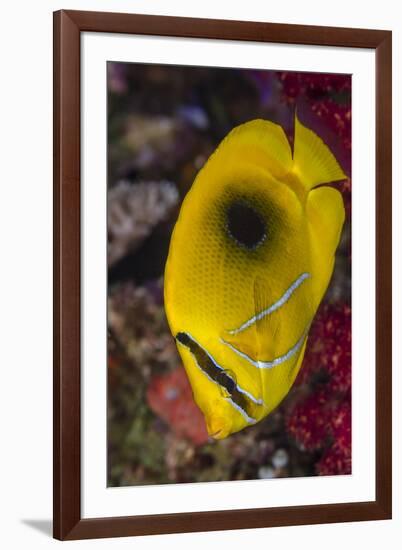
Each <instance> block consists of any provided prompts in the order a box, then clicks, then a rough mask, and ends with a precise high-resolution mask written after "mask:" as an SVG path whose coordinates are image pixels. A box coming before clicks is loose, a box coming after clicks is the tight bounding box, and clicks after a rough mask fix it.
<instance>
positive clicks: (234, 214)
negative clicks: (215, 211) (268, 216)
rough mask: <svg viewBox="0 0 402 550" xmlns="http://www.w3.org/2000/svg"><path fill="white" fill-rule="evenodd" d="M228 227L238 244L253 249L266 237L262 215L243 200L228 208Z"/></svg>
mask: <svg viewBox="0 0 402 550" xmlns="http://www.w3.org/2000/svg"><path fill="white" fill-rule="evenodd" d="M226 229H227V231H228V233H229V235H230V236H231V237H232V239H234V240H235V241H236V242H237V244H238V245H240V246H242V247H244V248H247V249H249V250H253V249H254V248H257V246H258V245H259V244H261V243H262V242H263V240H264V239H265V237H266V227H265V222H264V220H263V218H262V217H261V215H260V214H259V213H258V212H257V211H256V210H255V209H254V208H252V207H251V206H249V205H248V204H245V203H243V202H234V203H232V204H231V205H230V206H229V208H228V209H227V221H226Z"/></svg>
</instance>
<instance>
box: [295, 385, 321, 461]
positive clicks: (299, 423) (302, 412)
mask: <svg viewBox="0 0 402 550" xmlns="http://www.w3.org/2000/svg"><path fill="white" fill-rule="evenodd" d="M326 400H327V399H326V395H325V393H324V392H322V391H321V392H318V393H313V394H311V395H310V396H309V397H308V398H307V399H306V400H305V401H302V402H301V403H298V404H297V405H296V406H295V407H294V408H293V410H292V412H291V415H290V416H289V417H288V418H287V430H288V432H289V434H290V435H291V436H292V437H293V438H294V439H295V440H296V441H297V443H298V444H299V446H300V447H301V448H302V449H305V450H310V451H311V450H315V449H319V448H321V447H322V446H323V445H324V444H325V441H326V439H327V436H328V422H329V418H328V411H327V410H326Z"/></svg>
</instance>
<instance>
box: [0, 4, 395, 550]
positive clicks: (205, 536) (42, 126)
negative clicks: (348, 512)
mask: <svg viewBox="0 0 402 550" xmlns="http://www.w3.org/2000/svg"><path fill="white" fill-rule="evenodd" d="M398 7H399V3H398V2H395V1H394V0H382V1H381V2H380V3H379V2H373V1H372V0H366V1H364V2H363V0H360V1H356V2H350V0H336V2H322V0H303V1H297V0H287V1H286V2H262V1H261V0H247V2H243V1H239V0H221V2H216V1H214V0H203V1H202V2H193V3H191V4H190V2H180V0H165V1H163V0H148V1H147V0H133V1H129V0H114V1H112V0H104V1H102V2H101V1H99V0H98V1H96V0H74V1H73V0H71V1H69V2H67V1H65V2H60V1H56V0H41V1H40V2H29V1H27V0H25V1H24V0H13V1H12V2H11V1H10V0H9V1H8V2H7V3H4V4H3V8H2V14H1V22H2V25H1V33H0V41H1V49H0V52H1V64H0V68H1V80H0V132H1V133H0V136H1V148H0V151H1V155H0V173H1V176H0V193H1V194H0V244H1V247H0V251H1V256H0V258H1V266H0V361H1V369H2V378H1V383H0V422H1V431H0V437H1V439H0V480H1V482H0V518H1V523H0V525H1V527H0V544H1V546H2V547H3V548H7V550H12V549H17V548H18V549H19V548H33V549H36V548H45V549H46V548H50V547H54V546H56V545H57V544H58V543H57V542H56V541H54V540H52V539H51V538H50V530H51V524H50V518H51V514H52V401H51V392H52V336H51V333H52V291H51V284H52V257H51V255H52V214H51V205H52V11H53V10H57V9H60V8H70V9H84V10H104V11H121V12H132V13H135V12H137V13H154V14H161V15H182V16H193V17H197V16H198V17H214V18H227V19H248V20H260V21H272V22H285V23H300V24H316V25H335V26H350V27H367V28H384V29H392V30H393V32H394V281H395V283H396V284H395V285H394V312H395V314H394V519H393V520H392V521H387V522H369V523H359V524H357V523H355V524H353V523H350V524H338V525H320V526H304V527H291V528H289V527H287V528H275V529H259V530H247V531H229V532H219V533H218V532H216V533H201V534H184V535H167V536H166V535H165V536H153V537H143V538H136V539H132V538H129V539H113V540H110V539H109V540H95V541H80V542H76V543H69V544H75V545H76V546H77V547H79V548H85V549H87V548H88V549H89V548H108V549H110V548H112V549H115V548H116V549H119V548H131V547H132V546H133V545H134V544H135V547H136V548H137V549H141V550H142V549H158V548H164V549H170V548H172V549H173V548H174V549H175V550H177V549H181V548H188V547H189V546H191V548H192V549H193V550H198V549H201V548H205V547H206V546H208V547H209V548H211V549H212V548H219V547H221V545H230V547H231V548H233V549H237V548H239V549H240V548H244V547H246V546H247V547H251V546H255V547H258V548H280V549H281V550H287V549H290V548H302V549H303V548H308V549H311V550H315V549H320V550H321V549H322V548H325V550H332V549H334V550H335V549H337V550H339V548H342V547H345V548H355V547H357V546H359V547H362V548H363V547H364V548H365V550H371V549H375V550H378V548H379V547H384V546H385V547H387V548H389V549H390V550H393V549H396V548H399V547H400V539H401V537H402V506H401V504H402V497H401V492H402V491H401V489H402V487H401V468H400V467H398V465H401V464H402V438H401V418H402V398H401V392H400V391H398V389H399V388H401V387H402V385H401V382H402V377H401V368H400V363H401V360H402V353H401V352H402V348H401V338H400V335H399V333H400V330H401V323H402V318H401V311H402V307H401V306H402V302H401V298H402V296H401V291H400V285H398V281H401V280H402V271H401V266H402V262H401V248H402V247H401V245H402V242H401V241H402V239H401V236H402V223H401V216H400V209H399V208H398V207H399V206H400V205H402V192H401V175H402V174H401V160H400V157H399V154H398V152H399V151H400V150H401V124H400V123H401V108H400V101H399V102H398V99H399V98H400V97H402V86H401V83H402V82H401V67H402V59H401V51H402V18H401V17H400V14H399V11H398ZM398 218H399V219H398ZM397 539H399V541H397ZM65 544H68V543H65Z"/></svg>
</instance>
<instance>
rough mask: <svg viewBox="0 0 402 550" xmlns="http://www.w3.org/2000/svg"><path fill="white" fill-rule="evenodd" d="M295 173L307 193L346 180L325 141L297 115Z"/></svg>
mask: <svg viewBox="0 0 402 550" xmlns="http://www.w3.org/2000/svg"><path fill="white" fill-rule="evenodd" d="M292 171H293V173H294V174H295V175H296V176H297V177H298V178H299V180H300V181H301V182H302V183H303V185H304V187H305V188H306V191H309V190H310V189H312V188H313V187H316V186H317V185H320V184H322V183H329V182H332V181H339V180H343V179H346V175H345V173H344V172H343V170H342V168H341V167H340V165H339V163H338V161H337V160H336V158H335V157H334V155H333V154H332V153H331V151H330V150H329V148H328V147H327V145H325V143H324V142H323V140H322V139H321V138H320V137H318V136H317V134H316V133H314V132H313V131H312V130H309V129H308V128H306V127H305V126H303V124H302V123H301V122H300V120H299V119H298V118H297V115H295V137H294V152H293V169H292Z"/></svg>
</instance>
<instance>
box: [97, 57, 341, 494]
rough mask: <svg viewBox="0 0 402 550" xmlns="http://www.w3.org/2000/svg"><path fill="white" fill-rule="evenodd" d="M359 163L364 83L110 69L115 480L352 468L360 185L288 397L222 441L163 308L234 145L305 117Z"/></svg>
mask: <svg viewBox="0 0 402 550" xmlns="http://www.w3.org/2000/svg"><path fill="white" fill-rule="evenodd" d="M296 106H297V110H298V115H299V117H300V119H301V120H302V121H303V122H304V123H305V124H306V125H307V126H309V127H311V128H312V129H314V130H315V131H316V132H317V133H318V134H319V135H320V136H321V137H322V138H323V139H324V141H325V142H326V143H327V144H328V145H329V146H330V148H331V149H332V150H333V151H334V153H335V155H336V156H337V158H338V159H339V160H340V162H341V164H342V166H343V167H344V169H345V171H346V173H348V174H350V165H351V77H350V76H348V75H333V74H313V73H297V72H294V73H291V72H274V71H260V70H241V69H219V68H203V67H179V66H167V65H164V66H162V65H143V64H129V63H114V62H109V63H108V220H107V223H108V282H109V284H108V485H109V486H125V485H142V484H160V483H181V482H197V481H218V480H236V479H258V478H275V477H294V476H313V475H335V474H348V473H351V295H350V293H351V288H350V286H351V179H350V178H349V179H348V180H346V181H345V182H343V183H341V184H337V185H336V187H337V188H338V189H340V191H341V192H342V194H343V197H344V202H345V207H346V212H347V220H346V223H345V226H344V230H343V234H342V239H341V243H340V246H339V248H338V252H337V258H336V266H335V270H334V274H333V277H332V280H331V284H330V287H329V289H328V291H327V293H326V296H325V298H324V300H323V302H322V304H321V307H320V309H319V311H318V314H317V316H316V319H315V321H314V323H313V326H312V329H311V334H310V336H309V340H308V345H307V353H306V356H305V358H304V362H303V366H302V369H301V371H300V373H299V376H298V378H297V380H296V383H295V384H294V386H293V388H292V389H291V391H290V393H289V394H288V396H287V397H286V398H285V400H284V401H283V402H282V404H281V405H280V406H279V407H278V408H277V409H276V410H275V411H274V412H273V413H272V414H271V415H269V416H268V417H267V418H266V419H265V420H264V421H262V422H260V423H258V424H257V425H256V426H253V427H250V428H247V429H246V430H244V431H242V432H239V433H237V434H234V435H232V436H230V437H229V438H227V439H226V440H222V441H213V440H210V439H208V436H207V433H206V430H205V426H204V420H203V417H202V415H201V412H200V411H199V410H198V408H197V406H196V405H195V403H194V401H193V398H192V393H191V389H190V386H189V383H188V381H187V378H186V374H185V371H184V368H183V367H182V365H181V361H180V359H179V356H178V353H177V351H176V346H175V343H174V341H173V338H172V336H171V334H170V331H169V329H168V326H167V322H166V318H165V313H164V308H163V271H164V265H165V261H166V257H167V251H168V246H169V239H170V235H171V231H172V228H173V226H174V222H175V219H176V217H177V214H178V211H179V208H180V203H181V201H182V199H183V197H184V196H185V194H186V192H187V191H188V189H189V188H190V186H191V184H192V182H193V180H194V177H195V175H196V174H197V172H198V170H199V169H200V168H201V167H202V165H203V164H204V162H205V161H206V160H207V159H208V157H209V155H210V154H211V153H212V152H213V151H214V150H215V148H216V146H217V145H218V143H219V142H220V140H221V139H222V138H223V137H224V136H225V135H226V134H227V133H228V132H229V131H230V130H231V129H232V128H233V127H234V126H237V125H238V124H241V123H242V122H245V121H247V120H251V119H254V118H266V119H269V120H273V121H275V122H277V123H279V124H281V125H282V126H283V127H284V129H285V131H286V132H287V134H288V136H289V139H290V140H292V136H293V120H294V109H295V107H296Z"/></svg>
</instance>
